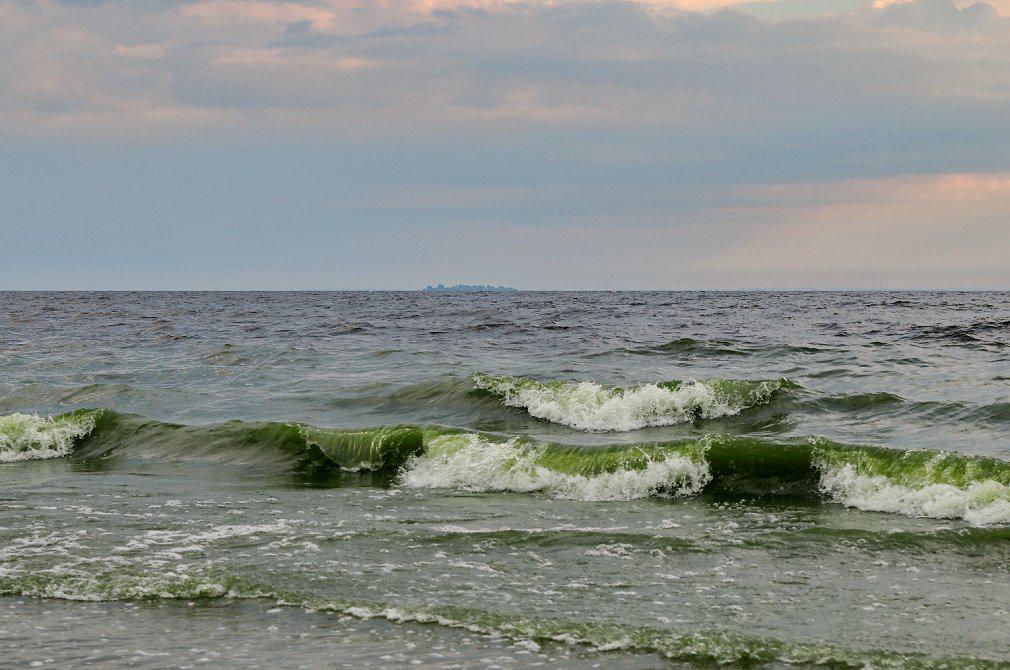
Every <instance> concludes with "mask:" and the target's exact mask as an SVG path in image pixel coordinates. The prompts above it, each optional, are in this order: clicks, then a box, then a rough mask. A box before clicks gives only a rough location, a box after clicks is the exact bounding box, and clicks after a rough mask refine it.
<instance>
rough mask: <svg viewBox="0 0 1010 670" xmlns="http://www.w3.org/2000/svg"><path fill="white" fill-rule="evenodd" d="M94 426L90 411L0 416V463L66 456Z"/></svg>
mask: <svg viewBox="0 0 1010 670" xmlns="http://www.w3.org/2000/svg"><path fill="white" fill-rule="evenodd" d="M94 429H95V417H94V415H93V414H79V415H76V416H72V417H61V418H55V419H54V418H46V417H41V416H39V415H37V414H8V415H6V416H0V463H15V462H18V461H31V460H42V459H47V458H59V457H61V456H66V455H67V454H69V453H70V451H71V450H72V449H73V448H74V442H76V441H77V440H79V439H81V438H83V437H86V436H87V435H88V434H89V433H91V431H92V430H94Z"/></svg>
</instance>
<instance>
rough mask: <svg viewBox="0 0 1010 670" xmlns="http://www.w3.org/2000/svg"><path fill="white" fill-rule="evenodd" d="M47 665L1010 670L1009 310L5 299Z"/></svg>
mask: <svg viewBox="0 0 1010 670" xmlns="http://www.w3.org/2000/svg"><path fill="white" fill-rule="evenodd" d="M0 355H2V359H0V365H2V367H0V369H2V373H3V374H2V375H0V415H3V416H2V417H0V510H2V511H0V653H2V656H0V658H3V659H4V661H3V663H8V664H10V665H12V666H14V667H21V666H25V667H28V666H30V665H31V664H32V663H43V664H47V663H48V664H52V665H57V666H63V667H66V666H78V665H85V664H89V663H90V664H96V665H124V666H126V665H129V666H131V667H132V666H138V667H152V668H161V667H183V666H188V667H197V666H199V665H201V664H211V665H214V666H223V665H224V666H234V667H253V666H257V665H259V666H263V667H277V666H278V665H285V666H290V667H323V666H328V667H329V666H344V667H361V666H369V667H402V666H410V665H422V666H423V667H474V668H477V667H493V666H498V667H533V666H537V665H554V666H559V667H579V668H581V667H629V668H645V667H664V666H673V667H675V666H696V665H707V664H711V663H729V664H734V665H736V664H752V665H760V666H769V667H779V666H785V665H801V666H811V665H825V666H831V667H864V666H865V667H909V668H920V667H1010V463H1008V461H1010V430H1008V429H1010V294H1007V293H921V292H915V293H897V292H893V293H892V292H874V293H671V292H657V293H518V294H513V293H508V294H504V293H502V294H496V293H488V294H451V293H443V294H425V293H265V294H253V293H108V294H103V293H49V294H45V293H0Z"/></svg>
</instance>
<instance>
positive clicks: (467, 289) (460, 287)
mask: <svg viewBox="0 0 1010 670" xmlns="http://www.w3.org/2000/svg"><path fill="white" fill-rule="evenodd" d="M424 290H425V291H456V292H462V293H475V292H477V291H506V292H507V291H518V290H519V289H515V288H512V287H511V286H485V285H484V284H456V285H454V286H446V285H445V284H439V285H438V286H430V285H429V286H425V287H424Z"/></svg>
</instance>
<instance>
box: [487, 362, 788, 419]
mask: <svg viewBox="0 0 1010 670" xmlns="http://www.w3.org/2000/svg"><path fill="white" fill-rule="evenodd" d="M473 382H474V386H475V387H476V388H478V389H480V390H483V391H487V392H488V393H491V394H493V395H496V396H498V397H500V398H501V399H502V401H503V402H504V403H505V404H506V405H509V406H510V407H522V408H524V409H526V411H527V412H529V414H530V415H531V416H534V417H537V418H539V419H546V420H547V421H551V422H552V423H558V424H563V425H566V426H571V427H572V428H578V429H581V430H594V431H629V430H637V429H639V428H645V427H648V426H670V425H674V424H678V423H686V422H689V421H692V420H694V419H696V418H701V419H716V418H719V417H724V416H732V415H735V414H739V413H740V412H742V411H743V410H745V409H747V408H749V407H753V406H754V405H759V404H763V403H766V402H768V401H769V400H770V399H771V397H772V395H773V394H774V393H775V392H776V391H778V390H779V389H781V388H783V387H784V386H785V385H787V384H789V382H788V380H784V379H778V380H769V381H742V380H741V381H733V380H721V379H712V380H706V381H698V380H694V379H688V380H685V381H683V382H664V383H661V384H644V385H642V386H635V387H632V388H627V389H621V388H613V387H607V386H603V385H601V384H596V383H594V382H546V383H544V382H538V381H535V380H532V379H526V378H523V377H504V376H495V375H488V374H483V373H476V374H474V375H473Z"/></svg>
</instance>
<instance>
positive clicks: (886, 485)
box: [820, 463, 1010, 526]
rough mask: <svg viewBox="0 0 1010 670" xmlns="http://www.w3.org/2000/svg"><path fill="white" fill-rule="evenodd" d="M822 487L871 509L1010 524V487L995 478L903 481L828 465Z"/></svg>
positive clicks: (981, 523)
mask: <svg viewBox="0 0 1010 670" xmlns="http://www.w3.org/2000/svg"><path fill="white" fill-rule="evenodd" d="M820 485H821V490H822V491H824V493H826V494H828V495H829V496H830V497H831V498H832V499H833V500H835V501H837V502H839V503H841V504H843V505H846V506H848V507H855V508H856V509H860V510H864V511H868V512H890V513H892V514H904V515H906V516H917V517H932V518H935V519H964V520H965V521H967V522H968V523H970V524H972V525H974V526H990V525H996V524H1006V523H1010V488H1008V487H1007V486H1006V485H1005V484H1002V483H1000V482H997V481H995V480H992V479H987V480H982V481H974V482H970V483H967V484H966V485H965V486H955V485H954V484H949V483H942V482H941V483H925V482H923V483H921V484H918V485H909V484H904V483H899V482H896V481H894V480H893V479H891V478H889V477H887V476H885V475H874V474H869V473H865V472H860V471H859V470H858V469H857V467H856V466H854V465H853V464H851V463H849V464H845V465H841V466H833V467H827V468H824V469H823V470H822V472H821V482H820Z"/></svg>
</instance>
